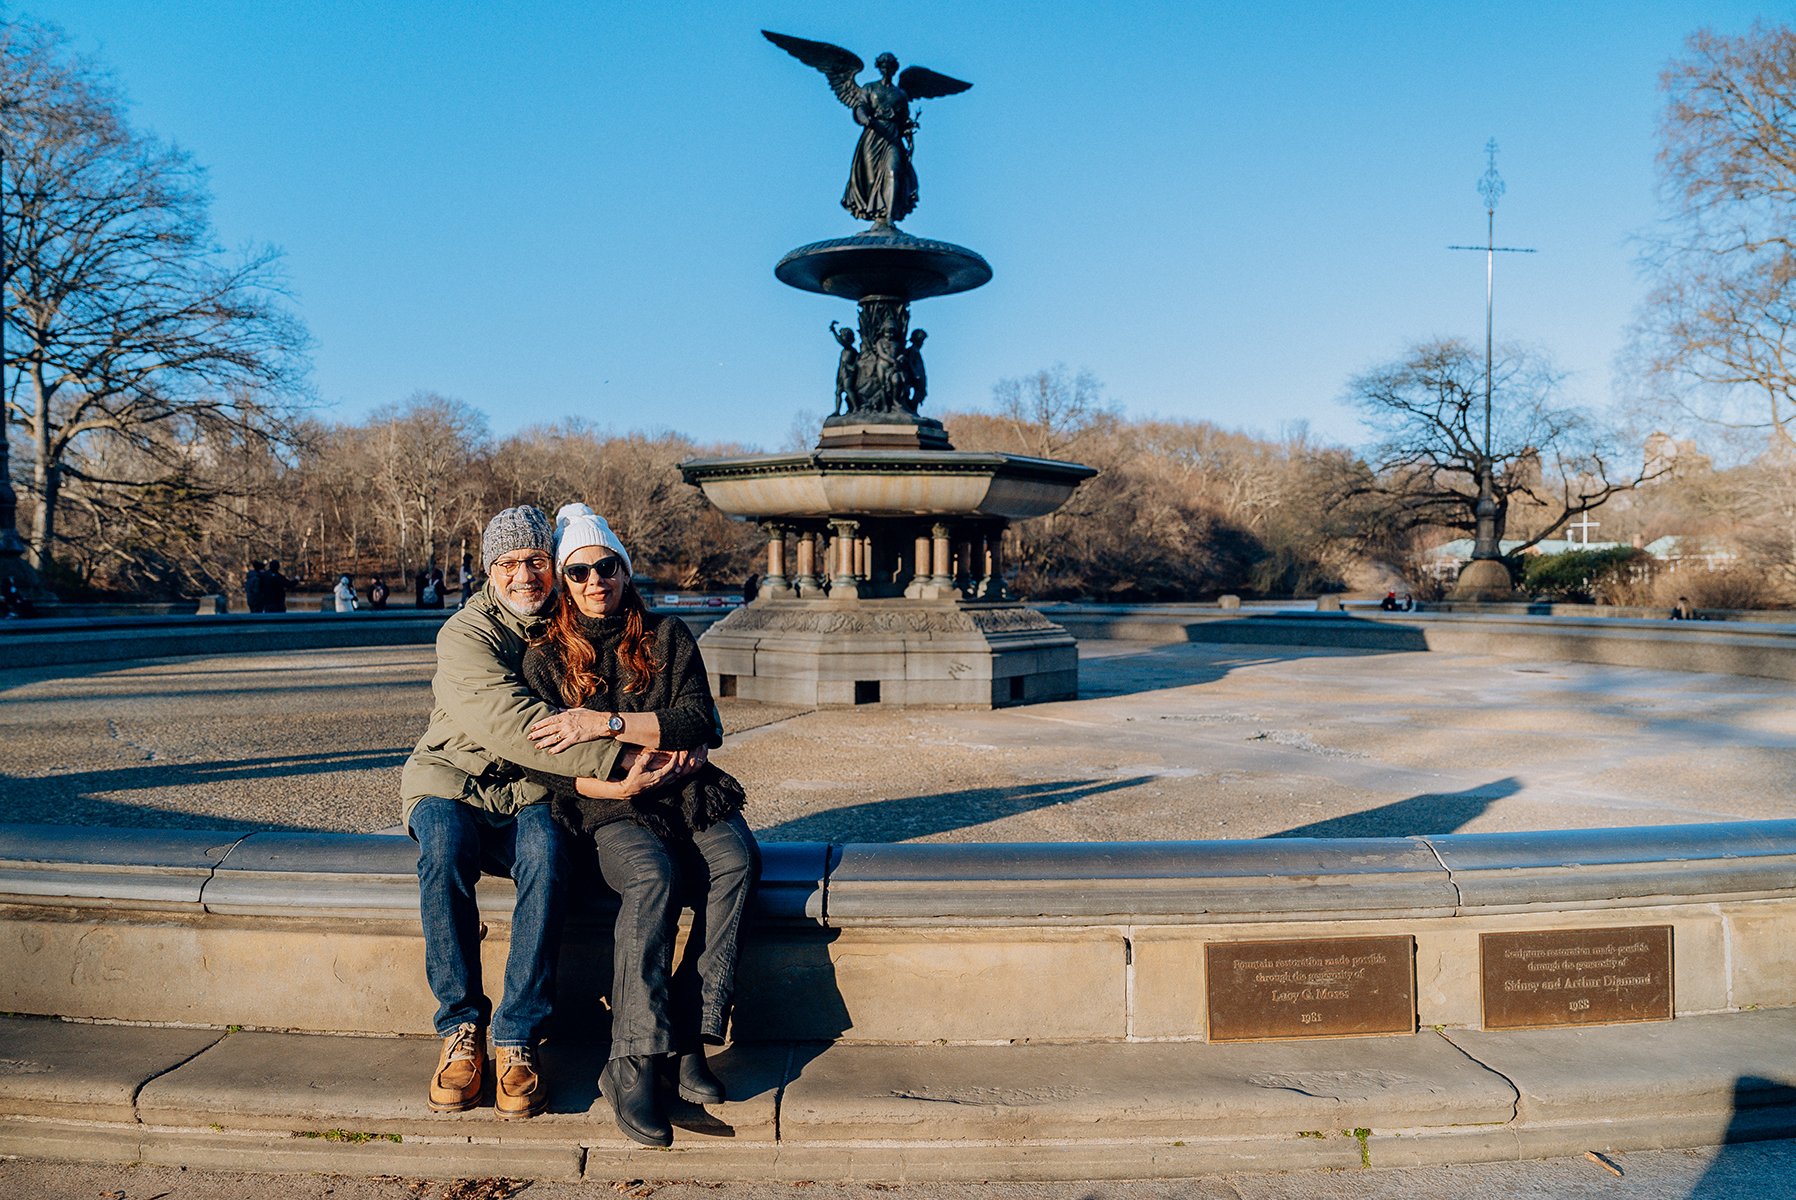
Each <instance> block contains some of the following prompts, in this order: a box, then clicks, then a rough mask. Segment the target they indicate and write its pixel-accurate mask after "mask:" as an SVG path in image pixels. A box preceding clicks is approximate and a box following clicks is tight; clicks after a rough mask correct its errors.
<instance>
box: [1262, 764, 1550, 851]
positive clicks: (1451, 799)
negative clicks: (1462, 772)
mask: <svg viewBox="0 0 1796 1200" xmlns="http://www.w3.org/2000/svg"><path fill="white" fill-rule="evenodd" d="M1521 789H1522V785H1521V781H1520V780H1518V779H1516V778H1515V776H1513V775H1509V776H1505V777H1504V778H1502V779H1498V780H1496V781H1494V782H1491V783H1484V784H1480V785H1478V786H1477V787H1474V788H1466V789H1465V790H1464V791H1459V792H1424V793H1423V794H1422V795H1419V796H1411V797H1409V798H1408V799H1406V800H1398V801H1395V802H1393V803H1391V804H1384V805H1380V806H1379V807H1377V808H1369V809H1367V810H1365V811H1364V812H1356V813H1346V814H1344V815H1342V816H1339V817H1329V818H1328V819H1326V820H1323V821H1312V822H1310V823H1309V824H1308V825H1299V826H1297V827H1296V828H1295V829H1286V830H1284V831H1282V832H1280V833H1274V834H1269V835H1268V836H1270V837H1285V838H1298V837H1301V838H1354V837H1413V836H1417V835H1421V834H1430V833H1455V832H1457V831H1458V830H1460V829H1463V828H1465V826H1466V825H1468V824H1469V823H1470V822H1471V821H1473V820H1474V819H1475V818H1477V817H1479V816H1481V815H1483V813H1484V811H1485V810H1486V809H1487V808H1489V807H1490V805H1491V802H1492V801H1495V800H1501V799H1503V798H1504V797H1505V796H1513V795H1515V794H1516V793H1517V792H1519V791H1521Z"/></svg>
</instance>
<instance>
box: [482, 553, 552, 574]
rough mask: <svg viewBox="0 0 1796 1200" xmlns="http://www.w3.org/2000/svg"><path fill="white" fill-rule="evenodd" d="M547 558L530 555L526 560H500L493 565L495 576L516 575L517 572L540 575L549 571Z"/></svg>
mask: <svg viewBox="0 0 1796 1200" xmlns="http://www.w3.org/2000/svg"><path fill="white" fill-rule="evenodd" d="M549 565H550V564H549V556H548V555H546V554H532V555H530V556H529V557H528V558H501V559H499V560H498V561H497V562H495V563H493V573H494V574H495V575H516V574H517V573H518V572H519V571H526V570H527V571H530V572H532V573H534V574H537V575H541V574H542V573H543V572H544V571H547V570H548V569H549Z"/></svg>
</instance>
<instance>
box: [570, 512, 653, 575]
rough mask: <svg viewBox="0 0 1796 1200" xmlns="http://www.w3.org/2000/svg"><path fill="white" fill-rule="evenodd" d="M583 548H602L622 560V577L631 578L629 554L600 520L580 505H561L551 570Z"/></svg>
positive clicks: (602, 518) (596, 514)
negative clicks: (553, 564) (628, 576)
mask: <svg viewBox="0 0 1796 1200" xmlns="http://www.w3.org/2000/svg"><path fill="white" fill-rule="evenodd" d="M585 546H604V547H605V548H606V549H608V550H614V551H616V552H617V556H618V557H619V558H621V559H623V560H624V574H625V575H633V574H635V572H634V571H633V570H632V569H631V567H630V552H629V551H628V550H625V549H624V544H623V543H622V542H621V541H619V540H618V537H617V534H615V533H613V532H612V531H611V526H610V525H609V524H608V523H607V522H606V520H605V518H604V517H601V516H600V515H599V514H598V513H596V512H594V511H592V509H591V508H590V507H588V506H587V505H584V504H579V503H575V504H564V505H562V506H561V508H560V509H558V510H557V511H556V513H555V569H556V570H557V571H559V570H560V569H561V564H563V563H565V562H566V561H567V556H568V555H570V554H572V553H573V552H574V551H576V550H579V549H581V548H582V547H585Z"/></svg>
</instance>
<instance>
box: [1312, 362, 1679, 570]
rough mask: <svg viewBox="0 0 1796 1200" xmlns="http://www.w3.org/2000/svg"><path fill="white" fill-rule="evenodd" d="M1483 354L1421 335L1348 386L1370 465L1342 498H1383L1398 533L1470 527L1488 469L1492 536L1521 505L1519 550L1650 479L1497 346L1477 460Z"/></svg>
mask: <svg viewBox="0 0 1796 1200" xmlns="http://www.w3.org/2000/svg"><path fill="white" fill-rule="evenodd" d="M1484 382H1485V381H1484V355H1483V354H1482V353H1479V352H1476V351H1474V350H1473V349H1472V348H1471V347H1470V346H1468V345H1467V344H1466V343H1464V342H1462V341H1458V340H1457V339H1448V340H1444V341H1434V342H1425V343H1422V344H1420V345H1418V346H1415V347H1414V348H1412V349H1411V350H1410V352H1409V353H1408V354H1406V355H1405V356H1404V357H1403V358H1402V359H1401V360H1399V361H1397V362H1393V363H1388V364H1385V365H1384V366H1380V367H1376V368H1374V369H1372V370H1370V371H1368V372H1366V373H1365V374H1362V375H1359V376H1357V377H1356V378H1354V379H1353V380H1352V381H1351V382H1350V383H1349V384H1348V396H1347V399H1348V401H1349V402H1350V403H1352V404H1353V405H1354V406H1356V407H1357V408H1358V409H1359V410H1360V412H1361V413H1362V414H1363V416H1364V419H1365V421H1366V423H1367V425H1368V426H1369V427H1370V428H1371V429H1372V431H1373V434H1374V436H1375V437H1376V438H1377V443H1376V444H1375V445H1374V446H1373V447H1372V449H1371V452H1370V460H1371V461H1370V464H1369V465H1370V471H1369V472H1368V473H1367V474H1365V475H1363V476H1361V477H1359V478H1358V479H1350V481H1349V482H1348V483H1347V485H1346V487H1345V492H1344V495H1345V496H1347V497H1351V498H1360V497H1372V498H1376V499H1380V500H1383V501H1385V502H1388V503H1389V504H1390V505H1391V511H1392V512H1393V513H1395V514H1396V515H1397V518H1398V520H1399V522H1400V524H1401V526H1402V527H1404V528H1412V529H1413V528H1422V527H1426V526H1434V527H1438V528H1442V529H1456V530H1463V531H1466V532H1468V533H1469V532H1471V531H1473V530H1474V529H1476V528H1477V516H1476V506H1477V503H1478V493H1479V483H1480V477H1481V473H1482V472H1484V471H1486V470H1488V471H1489V472H1490V474H1491V491H1492V495H1493V497H1494V498H1495V500H1496V505H1497V511H1496V536H1497V537H1498V539H1502V538H1503V537H1504V534H1505V531H1506V528H1507V526H1508V525H1509V524H1510V523H1511V522H1512V520H1513V519H1514V518H1515V517H1516V516H1517V510H1518V509H1524V508H1525V509H1531V510H1533V511H1532V512H1530V513H1529V517H1530V519H1529V520H1528V521H1527V522H1526V526H1527V528H1526V531H1525V534H1524V537H1523V538H1522V543H1523V544H1522V546H1520V547H1518V549H1526V548H1527V547H1528V546H1532V545H1534V544H1535V543H1536V542H1538V541H1540V540H1541V539H1542V538H1545V537H1547V536H1549V535H1550V534H1552V533H1553V532H1554V531H1555V530H1557V529H1559V528H1560V527H1561V526H1562V525H1564V524H1565V523H1566V522H1567V521H1569V520H1571V518H1572V517H1574V516H1577V515H1578V514H1579V513H1583V512H1589V511H1590V510H1591V509H1593V508H1596V507H1598V506H1600V505H1601V504H1602V503H1603V502H1604V501H1606V500H1608V499H1609V497H1611V496H1613V495H1615V494H1616V493H1617V492H1620V491H1624V490H1626V489H1629V488H1633V487H1636V486H1638V485H1639V484H1640V483H1642V482H1643V481H1644V480H1646V479H1649V478H1653V477H1654V475H1655V474H1657V473H1658V472H1659V471H1662V470H1664V469H1665V468H1664V467H1662V466H1653V467H1650V468H1649V467H1648V466H1646V465H1645V464H1644V463H1643V464H1642V467H1641V469H1640V470H1638V471H1633V470H1628V469H1625V468H1622V467H1620V466H1619V463H1620V460H1621V458H1622V455H1621V454H1620V452H1619V451H1618V450H1617V449H1616V448H1615V447H1614V446H1612V445H1611V444H1610V442H1609V438H1608V437H1607V435H1606V434H1605V433H1604V431H1602V430H1601V429H1599V428H1598V426H1597V425H1596V424H1595V423H1594V422H1593V421H1592V420H1591V418H1590V417H1589V415H1588V414H1586V413H1585V412H1584V411H1583V410H1581V409H1578V408H1576V407H1572V406H1569V405H1563V404H1560V403H1559V402H1558V401H1557V399H1556V397H1555V392H1556V391H1557V388H1558V384H1559V375H1558V373H1557V372H1556V371H1554V370H1553V368H1552V366H1551V364H1549V363H1548V362H1547V361H1546V360H1545V358H1543V357H1541V356H1540V355H1538V354H1531V353H1522V352H1518V351H1505V352H1504V353H1503V355H1502V357H1500V358H1498V359H1497V360H1496V362H1495V363H1494V364H1493V366H1492V369H1491V380H1490V387H1491V397H1492V411H1493V425H1492V429H1491V433H1490V442H1489V447H1490V454H1489V457H1488V459H1487V458H1486V456H1485V452H1484V451H1485V431H1484V422H1483V404H1484Z"/></svg>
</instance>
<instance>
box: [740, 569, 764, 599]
mask: <svg viewBox="0 0 1796 1200" xmlns="http://www.w3.org/2000/svg"><path fill="white" fill-rule="evenodd" d="M760 594H761V577H760V576H759V575H757V574H755V573H754V572H753V571H750V572H749V573H748V578H747V579H744V580H743V581H742V603H744V604H753V603H754V602H755V597H756V596H759V595H760Z"/></svg>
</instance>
